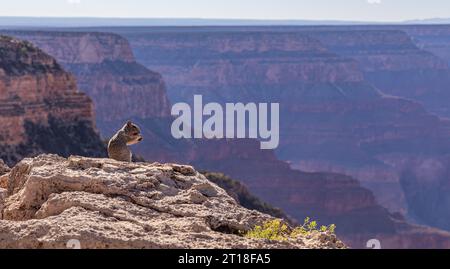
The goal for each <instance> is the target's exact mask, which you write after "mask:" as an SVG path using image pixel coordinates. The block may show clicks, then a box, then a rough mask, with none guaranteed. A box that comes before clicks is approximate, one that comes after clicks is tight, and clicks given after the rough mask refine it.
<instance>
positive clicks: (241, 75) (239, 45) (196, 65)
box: [117, 27, 450, 214]
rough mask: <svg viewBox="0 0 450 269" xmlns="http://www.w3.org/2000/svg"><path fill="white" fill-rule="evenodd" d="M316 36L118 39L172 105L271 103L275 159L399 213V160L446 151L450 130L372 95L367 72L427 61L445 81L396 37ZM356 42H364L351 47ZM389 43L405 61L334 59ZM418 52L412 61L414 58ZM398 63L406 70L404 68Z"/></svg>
mask: <svg viewBox="0 0 450 269" xmlns="http://www.w3.org/2000/svg"><path fill="white" fill-rule="evenodd" d="M319 30H320V31H317V33H316V31H313V30H311V31H309V30H308V29H303V30H302V28H299V29H292V28H287V29H284V30H283V29H278V28H275V29H272V28H267V27H266V28H262V29H257V28H250V29H247V30H246V29H245V28H244V29H243V28H232V27H230V28H225V29H222V28H208V27H206V28H200V29H179V28H178V29H177V28H168V29H163V28H155V29H153V28H147V30H142V29H140V30H139V31H138V32H133V30H132V29H128V32H127V30H123V29H121V30H117V31H120V33H121V34H122V35H124V36H126V37H127V38H128V39H129V40H130V43H131V45H132V47H133V50H134V52H135V54H136V57H137V58H138V59H139V61H141V62H142V63H144V64H145V65H146V66H147V67H149V68H151V69H152V70H155V71H158V72H161V73H163V74H164V76H165V78H166V80H167V85H168V94H169V97H170V99H171V100H173V101H174V102H175V101H184V102H185V101H188V102H190V101H191V100H192V96H193V95H194V94H202V95H203V99H204V100H205V102H208V101H214V102H219V103H225V102H244V103H246V102H278V103H280V108H281V116H280V119H281V122H280V124H281V131H280V133H281V145H280V147H279V149H278V150H277V156H278V157H280V158H281V159H283V160H286V161H289V162H290V163H291V164H292V166H293V167H295V168H297V169H300V170H304V171H311V172H314V171H331V172H338V173H345V174H348V175H352V176H354V177H356V178H358V179H359V180H360V181H362V183H363V184H364V185H365V186H367V187H369V188H370V189H371V190H373V191H374V192H375V195H376V197H377V199H378V200H379V201H380V203H381V204H382V205H384V206H386V207H388V208H389V209H390V210H391V211H398V212H401V213H405V214H406V212H407V204H406V201H405V199H404V194H403V191H402V188H401V186H400V184H399V177H398V173H399V171H398V169H397V161H399V162H404V161H405V159H408V158H410V157H411V156H414V155H416V154H419V155H420V154H425V155H440V154H442V153H445V152H448V150H449V149H450V144H449V143H448V142H447V141H446V140H447V139H446V137H447V136H448V134H449V131H450V129H449V127H450V125H449V123H448V122H447V121H445V120H442V119H440V118H438V117H436V116H433V115H432V114H429V113H428V112H427V111H426V110H425V109H424V108H423V107H422V105H421V104H419V103H417V102H412V101H408V100H405V99H401V98H397V97H394V96H391V95H387V94H385V93H383V92H381V91H380V90H379V89H378V88H375V87H373V85H372V83H371V82H370V80H368V79H366V77H367V76H368V72H366V71H367V70H371V69H376V68H384V67H390V65H394V66H396V67H397V68H408V66H413V64H416V65H417V64H419V63H421V62H422V61H425V65H424V68H429V69H433V68H434V69H437V70H440V69H442V70H443V72H446V66H445V63H443V62H442V61H439V59H438V58H437V57H435V56H433V55H431V54H430V53H427V52H424V51H420V50H418V49H417V48H416V47H415V46H414V44H412V43H411V40H410V39H409V38H408V37H407V36H406V35H405V34H402V33H399V32H398V31H394V34H393V36H392V35H389V34H386V33H383V32H381V33H378V34H377V33H372V34H371V35H370V34H366V35H363V33H361V34H360V35H358V33H359V32H356V33H355V36H356V37H357V38H354V39H355V41H351V42H353V43H351V42H350V41H349V42H346V40H347V39H349V40H351V39H350V37H352V35H351V33H346V32H345V31H342V32H340V31H336V33H334V32H331V33H328V32H321V31H325V30H326V29H325V30H323V29H319ZM328 35H329V36H328ZM341 35H342V36H341ZM360 36H361V37H360ZM364 37H366V38H367V40H365V39H364ZM383 37H384V38H385V39H386V41H383V39H382V38H383ZM326 38H327V39H326ZM346 38H347V39H346ZM325 39H326V40H325ZM379 39H381V40H379ZM327 40H332V41H334V42H336V43H339V42H340V41H341V40H342V46H343V49H341V50H340V51H338V49H336V48H335V47H333V46H331V45H330V44H329V43H330V42H331V41H329V42H328V43H327V42H325V41H327ZM361 41H364V42H365V43H364V44H361V45H358V44H359V43H358V42H361ZM348 43H349V44H350V45H353V47H352V46H350V45H349V44H348ZM372 43H374V47H371V46H370V44H372ZM384 43H385V44H384ZM383 44H384V45H383ZM395 44H397V46H398V47H399V48H403V49H405V51H406V52H408V54H406V56H401V55H400V54H401V53H398V54H399V55H397V56H396V57H387V56H386V55H389V53H385V54H384V55H381V56H377V55H374V56H373V58H370V59H371V60H373V61H374V62H375V63H370V62H369V63H367V62H368V61H364V62H360V61H361V59H355V58H353V59H352V58H351V57H350V56H351V55H343V56H342V55H340V54H339V53H338V52H342V51H344V50H345V48H346V46H350V48H349V49H348V51H353V49H355V48H356V47H358V48H363V49H364V48H366V49H372V50H373V51H377V49H376V47H378V46H381V49H383V48H389V49H390V47H394V48H395ZM417 51H418V54H419V56H418V57H415V58H413V57H411V55H413V54H414V53H417ZM355 54H356V55H359V54H358V53H357V52H355ZM360 54H361V55H362V56H361V57H364V56H366V54H364V53H360ZM409 58H411V59H409ZM402 59H403V60H408V59H409V61H408V62H406V63H402V62H401V60H402ZM376 61H378V63H377V62H376ZM390 61H392V62H394V63H393V64H390ZM366 63H367V66H368V67H365V64H366ZM404 66H406V67H404ZM365 68H367V70H366V69H365ZM412 68H414V66H413V67H412Z"/></svg>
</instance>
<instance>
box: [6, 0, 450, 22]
mask: <svg viewBox="0 0 450 269" xmlns="http://www.w3.org/2000/svg"><path fill="white" fill-rule="evenodd" d="M369 2H372V3H369ZM0 16H33V17H35V16H38V17H125V18H227V19H229V18H235V19H264V20H271V19H280V20H346V21H374V22H379V21H384V22H396V21H404V20H413V19H425V18H450V1H449V0H0Z"/></svg>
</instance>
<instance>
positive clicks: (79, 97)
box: [0, 36, 105, 164]
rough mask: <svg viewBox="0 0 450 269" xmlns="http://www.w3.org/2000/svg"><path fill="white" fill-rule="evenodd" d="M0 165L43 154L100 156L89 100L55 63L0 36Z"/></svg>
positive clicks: (99, 144)
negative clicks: (1, 161) (3, 162)
mask: <svg viewBox="0 0 450 269" xmlns="http://www.w3.org/2000/svg"><path fill="white" fill-rule="evenodd" d="M0 112H1V113H0V124H1V126H2V128H1V130H0V159H3V160H4V161H5V162H7V163H8V164H14V163H16V162H18V161H20V160H21V159H22V158H24V157H26V156H32V155H36V154H39V153H43V152H50V153H58V154H60V155H63V156H68V155H69V154H82V155H87V156H104V154H105V152H104V146H103V144H102V142H101V140H100V138H99V136H98V133H97V132H96V130H95V124H94V112H93V106H92V102H91V99H90V98H89V97H88V96H86V95H85V94H83V93H80V92H79V91H78V90H77V85H76V82H75V79H74V78H73V76H72V75H70V74H69V73H67V72H66V71H65V70H64V69H63V68H62V67H61V66H60V65H59V64H58V63H57V62H56V60H55V59H54V58H52V57H50V56H49V55H47V54H45V53H44V52H42V51H41V50H40V49H38V48H36V47H35V46H33V45H32V44H30V43H28V42H22V41H19V40H17V39H13V38H10V37H6V36H0Z"/></svg>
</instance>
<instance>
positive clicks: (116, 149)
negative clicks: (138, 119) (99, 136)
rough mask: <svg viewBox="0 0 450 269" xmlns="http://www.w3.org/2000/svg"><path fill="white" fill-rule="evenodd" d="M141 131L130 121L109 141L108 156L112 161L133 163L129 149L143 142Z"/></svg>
mask: <svg viewBox="0 0 450 269" xmlns="http://www.w3.org/2000/svg"><path fill="white" fill-rule="evenodd" d="M142 139H143V137H142V136H141V129H140V128H139V127H138V126H137V125H136V124H134V123H132V122H131V121H128V122H127V123H126V124H125V125H124V126H123V127H122V129H120V130H119V131H117V133H116V134H115V135H114V136H113V137H112V138H111V140H109V143H108V156H109V158H111V159H114V160H116V161H121V162H131V157H132V154H131V151H130V149H129V148H128V146H130V145H134V144H137V143H139V142H141V141H142Z"/></svg>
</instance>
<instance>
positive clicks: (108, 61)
mask: <svg viewBox="0 0 450 269" xmlns="http://www.w3.org/2000/svg"><path fill="white" fill-rule="evenodd" d="M7 33H8V34H10V35H14V36H15V37H17V38H20V39H24V40H27V41H30V42H32V43H33V44H35V45H36V46H38V47H40V48H42V50H44V51H45V52H47V53H48V54H50V55H52V56H53V57H55V58H56V59H57V60H58V62H59V63H61V64H62V65H63V66H64V68H66V69H67V70H68V71H70V72H71V73H72V74H73V75H74V76H75V77H76V79H77V83H78V88H79V89H80V90H81V91H83V92H84V93H86V94H87V95H88V96H90V97H91V98H92V100H93V102H94V104H95V114H96V120H97V126H98V128H99V130H100V132H101V135H102V137H104V138H105V139H109V138H110V137H112V136H113V135H114V134H115V132H116V131H117V130H118V129H120V128H121V127H122V126H123V125H124V123H125V122H126V121H127V120H133V121H135V122H136V123H138V124H139V125H140V126H141V128H142V132H143V136H144V142H143V143H142V144H141V147H139V149H142V150H141V151H138V152H137V153H138V154H139V155H143V156H145V157H146V158H148V159H158V160H160V161H174V160H176V161H182V160H184V159H183V158H181V157H178V156H177V154H174V153H173V152H174V151H173V150H171V149H174V148H175V146H178V145H179V144H180V143H177V141H171V135H170V128H168V129H167V128H166V127H167V126H170V122H171V116H170V103H169V101H168V98H167V96H166V88H165V83H164V80H163V79H162V77H161V75H160V74H158V73H156V72H153V71H150V70H148V69H147V68H145V67H144V66H142V65H140V64H138V63H137V62H136V60H135V58H134V55H133V52H132V51H131V48H130V46H129V44H128V41H127V40H126V39H124V38H123V37H121V36H118V35H115V34H108V33H85V32H48V31H47V32H43V31H8V32H7ZM172 140H174V139H172ZM180 147H182V145H180ZM180 155H182V154H180Z"/></svg>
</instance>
